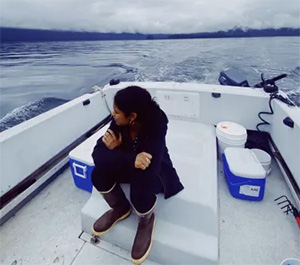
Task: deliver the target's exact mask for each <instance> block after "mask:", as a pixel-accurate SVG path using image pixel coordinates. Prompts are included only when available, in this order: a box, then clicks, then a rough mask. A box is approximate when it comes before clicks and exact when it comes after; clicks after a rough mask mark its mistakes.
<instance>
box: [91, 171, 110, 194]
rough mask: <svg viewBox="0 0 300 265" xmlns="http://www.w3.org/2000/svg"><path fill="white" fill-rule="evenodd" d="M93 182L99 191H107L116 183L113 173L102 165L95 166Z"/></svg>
mask: <svg viewBox="0 0 300 265" xmlns="http://www.w3.org/2000/svg"><path fill="white" fill-rule="evenodd" d="M91 180H92V184H93V186H94V187H95V188H96V189H97V190H98V191H106V190H109V189H110V188H111V186H113V185H114V183H115V180H114V178H113V174H110V173H109V172H108V171H107V170H105V169H104V168H101V167H96V166H95V167H94V170H93V172H92V178H91Z"/></svg>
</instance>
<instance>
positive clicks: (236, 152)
mask: <svg viewBox="0 0 300 265" xmlns="http://www.w3.org/2000/svg"><path fill="white" fill-rule="evenodd" d="M224 153H225V157H226V160H227V163H228V166H229V169H230V171H231V172H232V173H233V174H234V175H236V176H239V177H244V178H251V179H264V178H265V177H266V172H265V170H264V168H263V166H262V165H261V163H260V162H259V160H258V159H257V157H256V156H255V155H254V154H253V153H252V152H251V150H250V149H247V148H238V147H227V148H225V151H224Z"/></svg>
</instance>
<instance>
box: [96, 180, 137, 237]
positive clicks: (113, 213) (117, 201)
mask: <svg viewBox="0 0 300 265" xmlns="http://www.w3.org/2000/svg"><path fill="white" fill-rule="evenodd" d="M102 195H103V198H104V199H105V201H106V202H107V203H108V205H109V206H110V207H111V208H112V209H110V210H108V211H107V212H105V213H104V214H103V215H102V216H101V217H100V218H98V219H97V221H96V222H95V223H94V225H93V234H94V235H96V236H100V235H103V234H105V233H106V232H108V231H109V230H110V229H111V228H112V227H113V226H114V225H115V223H117V222H118V221H121V220H123V219H125V218H127V217H128V216H129V215H130V213H131V207H130V203H129V201H128V200H127V198H126V196H125V194H124V192H123V190H122V189H121V187H120V185H119V184H116V185H115V187H114V188H113V189H112V190H111V191H110V192H108V193H103V194H102Z"/></svg>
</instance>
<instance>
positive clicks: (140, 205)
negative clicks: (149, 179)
mask: <svg viewBox="0 0 300 265" xmlns="http://www.w3.org/2000/svg"><path fill="white" fill-rule="evenodd" d="M130 200H131V203H132V205H133V207H134V208H135V210H136V211H137V213H138V214H145V213H147V212H148V211H150V210H151V209H152V208H153V207H154V205H155V203H156V195H155V193H154V192H152V191H149V190H147V189H143V188H140V189H139V188H136V187H132V186H131V188H130Z"/></svg>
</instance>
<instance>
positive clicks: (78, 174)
mask: <svg viewBox="0 0 300 265" xmlns="http://www.w3.org/2000/svg"><path fill="white" fill-rule="evenodd" d="M72 166H73V169H74V175H75V176H77V177H80V178H83V179H86V177H87V176H86V169H87V166H82V165H79V164H76V163H75V162H73V163H72ZM77 169H81V172H82V173H81V172H79V171H77Z"/></svg>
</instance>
